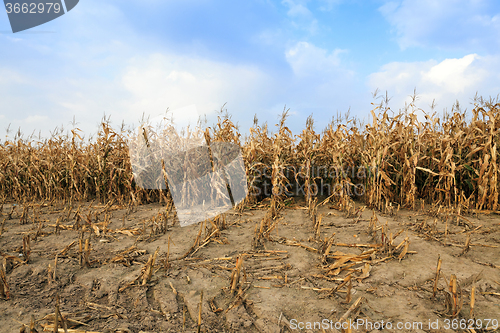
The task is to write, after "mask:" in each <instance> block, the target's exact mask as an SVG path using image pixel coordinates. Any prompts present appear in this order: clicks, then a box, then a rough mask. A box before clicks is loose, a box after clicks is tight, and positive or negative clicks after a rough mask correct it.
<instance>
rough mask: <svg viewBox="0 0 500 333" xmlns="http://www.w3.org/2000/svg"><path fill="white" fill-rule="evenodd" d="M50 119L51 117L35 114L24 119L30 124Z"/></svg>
mask: <svg viewBox="0 0 500 333" xmlns="http://www.w3.org/2000/svg"><path fill="white" fill-rule="evenodd" d="M47 120H49V117H47V116H40V115H33V116H28V117H27V118H26V119H25V120H24V121H25V122H27V123H28V124H33V123H36V124H40V123H41V122H45V121H47Z"/></svg>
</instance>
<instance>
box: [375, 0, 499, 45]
mask: <svg viewBox="0 0 500 333" xmlns="http://www.w3.org/2000/svg"><path fill="white" fill-rule="evenodd" d="M379 11H380V12H381V13H382V15H383V16H384V17H385V18H386V19H387V21H388V22H389V23H390V24H391V25H392V26H393V27H394V29H395V33H396V36H397V41H398V43H399V45H400V46H401V48H403V49H404V48H407V47H412V46H425V47H438V48H449V49H467V48H471V47H474V48H476V49H477V48H480V49H481V50H484V51H488V52H490V53H492V52H497V51H498V49H499V46H500V16H499V11H498V7H496V8H495V6H494V2H486V1H481V0H440V1H434V0H394V1H388V2H386V3H385V4H384V5H382V6H381V7H380V8H379Z"/></svg>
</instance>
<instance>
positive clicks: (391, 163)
mask: <svg viewBox="0 0 500 333" xmlns="http://www.w3.org/2000/svg"><path fill="white" fill-rule="evenodd" d="M371 114H372V121H371V123H369V124H367V125H365V126H361V125H359V122H357V119H354V118H347V117H346V119H345V121H342V120H341V119H334V120H332V121H331V122H330V123H329V124H327V125H326V126H325V128H324V129H323V130H322V131H321V132H318V131H316V130H315V126H314V120H313V119H312V117H309V118H308V119H307V122H306V124H305V129H304V130H303V131H302V133H299V134H293V133H292V132H291V131H290V130H289V128H288V127H287V125H286V121H287V112H286V111H284V112H283V114H282V115H281V119H280V120H279V122H278V124H276V128H273V129H270V128H269V127H268V125H267V124H259V123H258V120H257V119H255V122H254V125H253V126H252V127H251V128H250V129H249V134H248V135H247V136H246V137H244V138H242V135H241V133H239V132H238V129H237V127H236V126H235V125H234V123H233V122H232V121H231V119H230V117H229V116H228V115H227V114H226V115H222V114H221V115H220V116H219V117H218V122H217V123H216V124H215V125H214V126H212V127H208V128H207V129H206V130H205V131H204V132H203V131H202V132H200V133H197V135H201V137H204V138H205V140H206V141H207V142H210V143H214V142H230V143H234V144H237V145H240V146H241V148H242V152H243V159H244V162H245V169H246V170H245V171H246V175H247V182H248V186H249V195H248V197H247V199H246V202H250V201H252V200H253V201H256V200H257V201H258V200H261V199H263V198H265V197H270V198H271V203H272V209H271V210H272V215H276V214H277V211H279V210H280V209H281V208H283V207H284V205H285V201H286V198H287V193H289V192H290V190H291V189H292V188H299V189H301V191H300V194H303V196H304V198H305V199H306V201H307V202H308V203H309V205H310V206H311V205H313V201H314V200H315V199H317V198H316V197H318V196H321V195H324V196H325V197H326V199H327V200H328V201H329V202H330V203H333V204H335V203H336V204H342V202H345V201H346V200H349V199H350V198H354V199H356V200H360V201H362V202H364V203H365V204H366V205H367V206H368V207H370V208H375V209H378V210H384V209H387V208H388V207H391V206H394V205H396V206H397V205H399V206H401V207H405V208H409V209H415V207H417V205H418V204H419V202H423V201H425V202H430V203H433V204H439V205H443V206H448V207H455V208H459V209H460V210H461V211H462V212H467V211H469V210H473V209H477V210H493V211H496V210H498V209H499V207H498V191H499V168H498V161H497V151H498V146H499V129H500V103H495V102H492V101H490V102H487V101H483V100H480V102H479V103H477V104H476V105H475V107H474V108H473V109H472V110H471V111H470V114H469V113H467V112H465V111H463V112H462V111H459V110H457V109H454V110H453V113H452V114H451V115H448V116H446V117H444V118H442V119H440V118H439V117H437V116H436V115H433V116H431V115H426V116H425V121H421V120H419V119H418V117H417V112H416V111H415V110H414V109H413V110H411V111H409V112H408V111H407V112H400V113H398V114H395V115H394V114H393V113H392V110H390V109H389V108H388V107H384V106H383V105H382V104H381V105H379V106H376V107H375V108H374V109H373V110H372V111H371ZM168 130H169V129H168V128H163V129H156V138H157V139H161V138H162V135H163V131H168ZM271 130H273V131H271ZM129 136H130V132H127V131H124V130H120V131H115V130H114V129H113V128H111V126H110V125H109V123H108V122H107V121H103V122H102V124H101V127H100V130H99V132H98V135H97V137H96V139H95V140H87V141H85V140H83V139H82V136H81V133H80V132H79V131H78V130H77V129H74V130H72V131H71V134H70V135H63V134H57V135H53V136H52V137H50V138H49V139H44V140H35V139H33V138H28V139H25V138H23V137H19V136H16V137H15V138H14V139H13V140H5V141H4V142H2V143H0V200H1V202H8V201H15V202H26V201H32V200H42V201H47V202H50V201H54V200H62V201H70V202H72V201H86V200H98V201H100V202H107V201H109V200H116V202H119V203H121V204H134V205H137V204H141V203H147V202H168V201H170V200H171V199H170V198H171V197H170V194H169V190H168V187H167V188H166V189H162V190H154V189H144V188H141V187H140V186H138V185H137V184H136V181H135V180H134V176H133V172H132V165H131V160H130V156H129V147H128V142H129V141H128V139H127V138H128V137H129ZM266 182H267V183H266Z"/></svg>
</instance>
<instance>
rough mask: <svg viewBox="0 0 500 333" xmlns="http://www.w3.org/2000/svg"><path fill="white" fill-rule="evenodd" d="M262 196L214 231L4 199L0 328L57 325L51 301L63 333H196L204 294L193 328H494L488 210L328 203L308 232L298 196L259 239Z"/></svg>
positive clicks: (494, 264) (148, 208) (498, 270)
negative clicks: (379, 208) (345, 207)
mask: <svg viewBox="0 0 500 333" xmlns="http://www.w3.org/2000/svg"><path fill="white" fill-rule="evenodd" d="M268 204H269V203H268V202H267V203H266V202H265V201H264V202H263V203H260V204H259V205H256V206H252V207H247V208H246V209H245V210H243V211H242V212H241V213H237V212H235V211H229V212H226V213H225V214H224V217H223V218H224V221H225V222H224V223H223V225H224V226H225V229H224V228H220V229H221V230H215V233H214V234H213V235H207V232H210V230H214V229H213V228H212V229H209V227H210V223H209V222H207V224H203V225H202V224H201V223H197V224H193V225H190V226H187V227H183V228H181V227H180V226H179V225H178V224H174V225H172V224H173V219H172V218H171V217H166V215H165V213H164V212H165V207H164V206H162V205H160V204H150V205H142V206H138V207H136V208H134V209H130V208H128V207H122V206H119V205H113V204H112V203H110V204H108V205H99V204H96V203H90V202H88V203H73V204H72V206H69V205H67V204H66V205H64V204H39V205H34V206H31V207H29V208H27V207H26V206H24V205H22V204H19V205H17V206H16V208H15V209H13V206H14V204H13V203H8V204H5V205H4V206H3V210H2V212H1V215H0V222H2V221H3V224H2V225H0V228H1V229H0V230H1V236H0V255H1V256H0V260H2V261H3V270H4V271H5V272H6V274H5V277H6V279H5V280H6V283H7V286H5V285H4V290H3V292H0V331H1V332H20V330H21V329H24V330H25V331H26V332H30V330H29V325H30V321H31V320H32V318H33V321H34V323H35V328H36V329H37V331H38V332H42V331H43V329H44V328H45V330H46V331H50V332H53V325H54V324H53V323H54V313H55V312H56V305H57V298H59V312H60V313H61V314H62V316H63V317H64V318H65V320H64V321H62V322H61V324H60V325H61V328H59V332H64V328H62V325H63V323H64V324H66V326H67V328H68V332H133V333H138V332H196V331H198V329H199V328H198V320H199V318H198V316H199V304H200V300H201V304H202V306H201V327H200V330H201V331H202V332H340V331H342V330H343V329H342V327H341V326H338V325H337V324H339V325H340V324H342V323H347V322H348V320H351V322H352V321H356V323H359V324H360V325H359V326H351V327H348V328H347V329H345V330H344V331H349V330H350V329H351V328H352V331H355V332H367V331H373V332H379V331H380V332H394V331H398V332H399V331H407V332H422V331H425V332H431V331H432V332H446V331H450V332H451V331H467V332H473V331H475V332H495V331H496V332H500V329H499V328H498V325H499V321H500V217H499V216H498V215H497V214H496V213H494V212H491V213H490V212H483V213H478V214H473V215H471V216H460V215H457V214H453V213H452V212H450V211H446V210H439V211H437V210H436V209H431V208H426V209H425V210H419V211H404V210H399V211H397V210H395V211H394V212H393V213H392V214H382V213H380V212H374V211H371V210H369V209H363V208H362V205H361V204H358V203H357V204H356V211H355V212H351V213H349V214H348V213H345V212H342V211H340V210H337V209H335V208H336V207H331V206H330V207H329V205H324V206H320V207H319V208H318V218H319V219H320V225H319V228H315V227H314V223H313V222H312V221H311V217H310V216H309V215H308V212H307V209H306V208H305V207H304V206H305V204H304V202H300V201H299V202H293V203H290V204H289V206H288V207H287V208H286V209H285V210H283V211H282V212H281V217H280V218H278V219H277V220H275V221H273V223H275V228H274V229H273V230H272V232H271V234H270V235H269V236H268V237H264V238H262V239H255V233H256V226H257V228H259V226H260V225H261V221H262V219H263V218H265V215H266V212H267V208H268ZM221 218H222V217H221ZM165 221H166V223H165ZM220 221H221V220H219V223H221V222H220ZM200 227H202V228H203V229H200ZM318 229H319V230H318ZM200 230H201V232H200ZM207 230H208V231H207ZM199 233H200V236H199V237H198V242H195V240H196V239H197V236H198V234H199ZM332 235H333V236H332ZM28 236H29V237H28ZM210 236H212V237H210ZM394 236H396V237H395V238H394V239H392V238H393V237H394ZM28 238H29V239H28ZM80 239H81V240H82V249H81V250H80ZM169 239H170V241H169ZM387 239H389V241H388V240H387ZM87 240H88V242H89V244H88V245H89V246H90V249H89V250H88V251H85V242H86V241H87ZM23 243H24V244H23ZM389 243H390V244H392V246H388V247H387V246H386V247H384V246H383V244H389ZM381 244H382V245H381ZM328 245H330V248H329V249H327V248H328V247H329V246H328ZM157 249H158V252H156V253H157V256H156V257H155V263H154V265H148V260H150V259H152V258H153V257H154V254H155V251H157ZM238 258H239V259H238ZM438 258H440V259H441V269H440V277H439V279H438V283H437V286H436V291H435V292H434V283H435V277H436V270H437V265H438ZM237 265H238V267H239V268H240V269H239V270H238V269H237V268H236V267H237ZM148 267H149V268H151V267H152V270H151V271H150V272H148ZM453 275H454V276H456V278H457V286H456V289H455V290H453ZM231 282H233V284H231ZM450 285H452V287H450ZM7 287H8V288H7ZM473 287H474V293H473V295H474V297H473V298H472V296H471V294H472V293H471V292H472V288H473ZM0 291H1V290H0ZM472 299H473V300H474V301H473V302H472ZM471 308H473V318H474V321H472V320H469V319H470V318H471ZM453 312H455V313H453ZM361 320H363V321H364V322H363V324H361V323H362V322H361ZM453 320H455V321H453ZM480 320H481V321H480ZM382 322H383V323H385V325H387V323H388V322H390V323H391V325H392V326H391V327H390V328H391V329H389V327H387V326H380V325H382V324H381V323H382ZM315 323H316V324H315ZM327 323H328V327H326V326H327ZM398 323H400V325H402V326H399V328H400V329H398V328H397V327H396V325H397V324H398ZM418 323H422V325H421V326H419V325H418ZM319 324H321V326H320V325H319ZM429 324H432V325H429ZM434 324H438V325H439V327H436V326H433V325H434ZM461 324H462V328H460V327H461V326H460V325H461ZM23 325H25V326H23ZM315 325H316V326H315ZM411 325H413V326H411ZM415 325H416V326H415ZM452 325H455V326H452ZM457 325H458V326H457ZM463 325H466V327H465V329H464V326H463ZM471 325H472V326H471ZM344 328H346V326H344ZM454 328H455V329H454Z"/></svg>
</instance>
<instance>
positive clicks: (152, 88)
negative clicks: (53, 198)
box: [121, 54, 272, 115]
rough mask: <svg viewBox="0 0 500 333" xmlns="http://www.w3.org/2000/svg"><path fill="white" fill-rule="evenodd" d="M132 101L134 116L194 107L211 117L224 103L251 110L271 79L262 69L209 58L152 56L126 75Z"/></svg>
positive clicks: (124, 81)
mask: <svg viewBox="0 0 500 333" xmlns="http://www.w3.org/2000/svg"><path fill="white" fill-rule="evenodd" d="M121 81H122V84H123V87H124V88H125V89H126V91H127V92H128V94H129V95H130V98H128V101H127V102H126V103H127V108H128V112H129V113H131V114H138V113H140V112H143V111H146V112H148V113H150V114H159V113H162V112H164V111H165V110H166V108H167V107H169V108H170V109H177V108H181V107H184V106H186V105H191V104H194V105H196V108H197V110H198V112H199V113H200V114H202V115H203V114H207V115H210V114H212V113H213V112H214V111H216V110H219V109H220V108H221V106H222V105H223V104H224V103H226V102H227V103H228V105H229V107H230V108H240V107H243V109H251V107H255V106H256V105H257V104H258V102H257V100H256V96H265V95H267V93H266V91H269V89H270V87H269V86H268V83H269V82H271V81H272V80H271V78H270V77H268V76H267V75H266V74H265V73H263V72H262V71H260V70H259V69H258V68H255V67H251V66H245V65H231V64H227V63H220V62H215V61H210V60H205V59H198V58H187V57H181V56H176V55H165V54H152V55H150V56H148V57H146V58H138V59H134V60H133V61H132V63H131V64H130V66H128V67H127V68H126V69H125V71H124V74H123V76H122V79H121Z"/></svg>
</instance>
